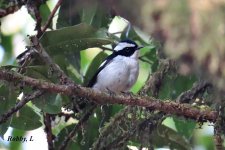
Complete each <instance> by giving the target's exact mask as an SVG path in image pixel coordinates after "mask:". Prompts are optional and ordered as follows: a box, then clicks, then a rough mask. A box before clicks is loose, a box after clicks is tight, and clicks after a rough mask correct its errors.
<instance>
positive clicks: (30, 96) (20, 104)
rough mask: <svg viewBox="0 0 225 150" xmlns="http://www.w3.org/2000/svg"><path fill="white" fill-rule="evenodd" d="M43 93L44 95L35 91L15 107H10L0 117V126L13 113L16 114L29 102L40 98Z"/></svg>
mask: <svg viewBox="0 0 225 150" xmlns="http://www.w3.org/2000/svg"><path fill="white" fill-rule="evenodd" d="M43 93H44V92H43V91H36V92H34V93H32V94H31V95H28V96H24V97H23V98H22V100H21V101H19V103H17V104H16V105H15V107H12V108H11V109H10V110H9V111H8V112H6V113H4V114H2V115H1V116H0V124H2V123H4V122H5V121H6V120H7V119H8V118H10V117H11V116H12V115H13V114H14V113H16V112H17V111H18V110H19V109H21V108H22V107H23V106H24V105H25V104H26V103H28V102H29V101H30V100H32V99H34V98H37V97H39V96H41V95H42V94H43Z"/></svg>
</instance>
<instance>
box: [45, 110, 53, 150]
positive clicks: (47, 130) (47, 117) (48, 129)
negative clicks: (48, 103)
mask: <svg viewBox="0 0 225 150" xmlns="http://www.w3.org/2000/svg"><path fill="white" fill-rule="evenodd" d="M44 124H45V129H44V130H45V133H46V134H47V142H48V149H49V150H53V149H54V147H53V140H54V135H53V134H52V126H51V116H50V115H49V114H47V113H46V114H45V115H44Z"/></svg>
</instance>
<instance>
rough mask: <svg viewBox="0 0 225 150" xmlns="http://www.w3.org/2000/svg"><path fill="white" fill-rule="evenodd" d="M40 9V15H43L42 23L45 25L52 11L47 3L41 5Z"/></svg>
mask: <svg viewBox="0 0 225 150" xmlns="http://www.w3.org/2000/svg"><path fill="white" fill-rule="evenodd" d="M39 11H40V15H41V18H42V22H41V24H42V25H45V24H46V21H47V20H48V17H49V15H50V14H51V11H50V9H49V7H48V5H47V3H45V4H42V5H41V6H40V8H39ZM49 27H50V28H51V27H52V24H51V25H50V26H49Z"/></svg>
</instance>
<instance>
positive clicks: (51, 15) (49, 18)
mask: <svg viewBox="0 0 225 150" xmlns="http://www.w3.org/2000/svg"><path fill="white" fill-rule="evenodd" d="M62 1H63V0H59V1H58V2H57V4H56V5H55V7H54V9H53V10H52V12H51V14H50V15H49V17H48V20H47V22H46V24H45V26H44V27H43V29H42V33H41V34H40V35H39V36H38V37H41V36H42V35H43V33H45V31H46V30H47V28H48V27H49V25H50V24H51V22H52V19H53V17H54V15H55V13H56V11H57V10H58V8H59V6H60V5H61V4H62Z"/></svg>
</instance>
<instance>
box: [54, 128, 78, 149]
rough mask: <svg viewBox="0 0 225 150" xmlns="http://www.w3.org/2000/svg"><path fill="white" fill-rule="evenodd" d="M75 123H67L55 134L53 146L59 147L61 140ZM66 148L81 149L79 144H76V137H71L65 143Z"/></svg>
mask: <svg viewBox="0 0 225 150" xmlns="http://www.w3.org/2000/svg"><path fill="white" fill-rule="evenodd" d="M75 126H76V125H75V124H72V125H69V126H67V127H65V128H64V129H62V130H61V131H60V133H59V134H58V135H57V139H56V140H55V147H59V146H60V145H61V144H62V141H63V140H64V139H65V137H67V136H68V135H69V133H70V132H71V131H72V130H73V128H74V127H75ZM67 149H81V148H80V145H79V144H78V142H77V140H76V137H74V138H72V139H71V140H70V142H69V143H68V145H67Z"/></svg>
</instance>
